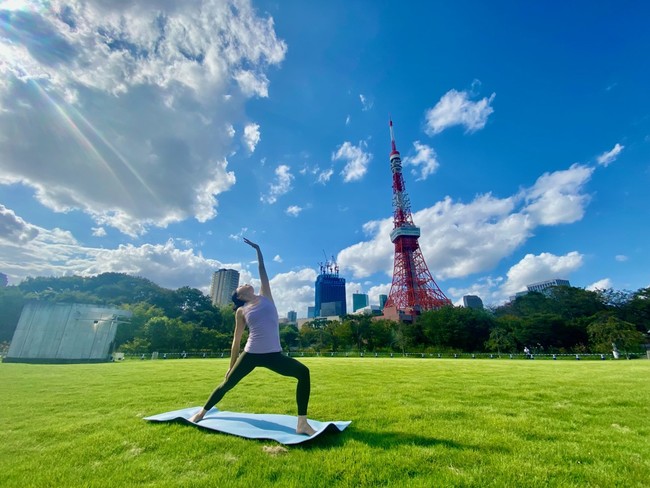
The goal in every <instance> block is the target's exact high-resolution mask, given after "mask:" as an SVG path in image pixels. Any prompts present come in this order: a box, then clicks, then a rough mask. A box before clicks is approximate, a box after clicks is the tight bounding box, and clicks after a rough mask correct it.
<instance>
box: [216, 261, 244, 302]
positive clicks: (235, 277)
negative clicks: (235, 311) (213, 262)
mask: <svg viewBox="0 0 650 488" xmlns="http://www.w3.org/2000/svg"><path fill="white" fill-rule="evenodd" d="M238 286H239V271H237V270H234V269H223V268H222V269H219V270H217V271H215V272H214V274H213V275H212V285H211V286H210V299H211V300H212V305H214V306H215V307H220V306H222V305H228V304H230V303H232V294H233V292H234V291H235V290H236V289H237V287H238Z"/></svg>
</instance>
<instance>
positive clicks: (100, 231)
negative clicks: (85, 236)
mask: <svg viewBox="0 0 650 488" xmlns="http://www.w3.org/2000/svg"><path fill="white" fill-rule="evenodd" d="M92 231H93V236H95V237H105V236H106V229H104V228H103V227H92Z"/></svg>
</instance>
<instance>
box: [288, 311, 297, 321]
mask: <svg viewBox="0 0 650 488" xmlns="http://www.w3.org/2000/svg"><path fill="white" fill-rule="evenodd" d="M287 320H288V321H289V323H291V324H295V323H296V321H297V320H298V313H297V312H294V311H293V310H289V312H288V313H287Z"/></svg>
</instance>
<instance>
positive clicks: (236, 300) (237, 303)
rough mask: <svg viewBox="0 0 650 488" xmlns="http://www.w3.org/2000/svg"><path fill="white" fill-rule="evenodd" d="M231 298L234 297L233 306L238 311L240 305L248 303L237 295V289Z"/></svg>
mask: <svg viewBox="0 0 650 488" xmlns="http://www.w3.org/2000/svg"><path fill="white" fill-rule="evenodd" d="M230 298H231V299H232V303H233V307H234V309H235V311H237V309H238V308H239V307H243V306H244V305H246V302H245V301H244V300H241V299H240V298H239V297H238V296H237V290H235V291H234V292H232V297H230Z"/></svg>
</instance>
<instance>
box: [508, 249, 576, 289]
mask: <svg viewBox="0 0 650 488" xmlns="http://www.w3.org/2000/svg"><path fill="white" fill-rule="evenodd" d="M582 264H583V256H582V254H580V253H579V252H577V251H572V252H570V253H568V254H566V255H564V256H556V255H554V254H551V253H547V252H544V253H541V254H539V255H533V254H526V256H524V258H523V259H522V260H521V261H519V262H518V263H517V264H515V265H514V266H513V267H511V268H510V270H509V271H508V273H507V276H508V279H507V281H506V283H504V285H503V287H502V292H503V293H504V294H507V295H514V294H515V293H517V292H519V291H523V290H526V286H527V285H529V284H531V283H536V282H538V281H544V280H551V279H555V278H561V279H566V277H567V276H568V275H569V274H571V272H573V271H575V270H576V269H578V268H580V267H581V266H582Z"/></svg>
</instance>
